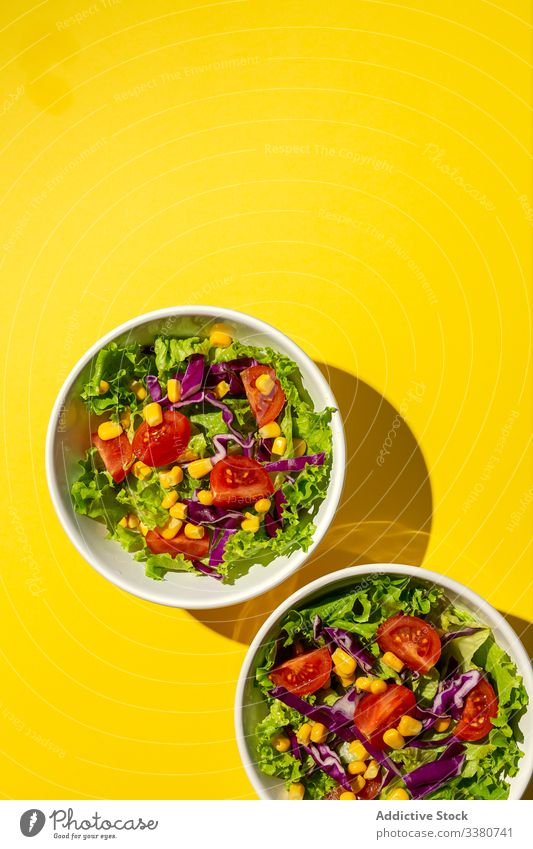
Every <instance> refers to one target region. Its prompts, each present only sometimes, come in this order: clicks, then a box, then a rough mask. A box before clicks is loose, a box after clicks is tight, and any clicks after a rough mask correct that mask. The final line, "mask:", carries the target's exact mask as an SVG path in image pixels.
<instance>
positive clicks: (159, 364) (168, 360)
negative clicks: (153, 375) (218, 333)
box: [154, 336, 210, 381]
mask: <svg viewBox="0 0 533 849" xmlns="http://www.w3.org/2000/svg"><path fill="white" fill-rule="evenodd" d="M209 349H210V342H209V339H208V338H206V339H200V338H199V337H198V336H192V337H190V338H189V339H175V338H170V337H168V336H158V337H157V339H156V340H155V342H154V352H155V365H156V368H157V371H158V374H159V377H160V379H161V380H162V381H166V379H167V378H168V375H169V373H171V372H173V371H176V370H177V369H179V368H180V366H181V364H182V363H183V361H184V360H186V359H187V357H190V356H192V354H203V355H204V356H206V355H207V353H208V352H209Z"/></svg>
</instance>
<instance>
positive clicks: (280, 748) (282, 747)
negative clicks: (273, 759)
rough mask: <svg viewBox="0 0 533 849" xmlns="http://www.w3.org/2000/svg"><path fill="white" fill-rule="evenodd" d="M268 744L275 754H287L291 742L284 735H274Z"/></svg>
mask: <svg viewBox="0 0 533 849" xmlns="http://www.w3.org/2000/svg"><path fill="white" fill-rule="evenodd" d="M270 742H271V744H272V746H273V747H274V748H275V750H276V752H288V751H289V749H290V747H291V741H290V740H289V738H288V737H287V735H286V734H274V736H273V737H271V739H270Z"/></svg>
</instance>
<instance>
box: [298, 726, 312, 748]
mask: <svg viewBox="0 0 533 849" xmlns="http://www.w3.org/2000/svg"><path fill="white" fill-rule="evenodd" d="M296 738H297V740H298V742H299V743H301V744H302V745H303V746H307V744H308V743H309V740H310V739H311V723H310V722H304V723H303V725H300V727H299V729H298V731H297V732H296Z"/></svg>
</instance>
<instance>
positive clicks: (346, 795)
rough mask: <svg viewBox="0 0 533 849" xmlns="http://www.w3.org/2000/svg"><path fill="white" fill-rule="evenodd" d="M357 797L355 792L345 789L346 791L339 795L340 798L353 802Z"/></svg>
mask: <svg viewBox="0 0 533 849" xmlns="http://www.w3.org/2000/svg"><path fill="white" fill-rule="evenodd" d="M355 798H356V796H355V793H350V791H349V790H345V791H344V793H341V795H340V796H339V799H340V800H341V801H343V802H353V800H354V799H355Z"/></svg>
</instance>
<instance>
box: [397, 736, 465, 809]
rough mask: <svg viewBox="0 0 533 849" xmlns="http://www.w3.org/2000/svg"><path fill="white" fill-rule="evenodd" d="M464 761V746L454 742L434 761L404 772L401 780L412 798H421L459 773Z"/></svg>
mask: <svg viewBox="0 0 533 849" xmlns="http://www.w3.org/2000/svg"><path fill="white" fill-rule="evenodd" d="M464 761H465V754H464V746H463V745H461V744H460V743H456V742H454V743H451V745H450V746H448V748H447V749H446V751H444V752H443V753H442V755H441V757H440V758H438V759H437V760H436V761H433V762H432V763H429V764H423V765H422V766H419V767H417V768H416V769H413V770H412V771H411V772H408V773H406V774H405V775H404V776H403V780H404V782H405V785H406V787H407V789H408V790H409V792H410V794H411V796H412V798H413V799H423V798H424V797H425V796H429V794H430V793H433V792H434V791H435V790H438V789H439V787H442V785H443V784H445V782H446V781H448V780H449V779H450V778H455V776H456V775H460V773H461V770H462V768H463V764H464Z"/></svg>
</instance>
